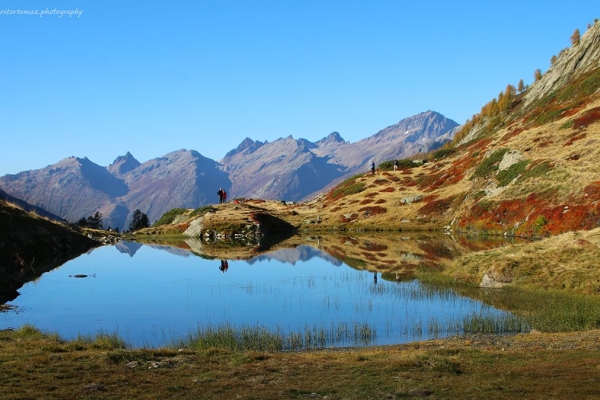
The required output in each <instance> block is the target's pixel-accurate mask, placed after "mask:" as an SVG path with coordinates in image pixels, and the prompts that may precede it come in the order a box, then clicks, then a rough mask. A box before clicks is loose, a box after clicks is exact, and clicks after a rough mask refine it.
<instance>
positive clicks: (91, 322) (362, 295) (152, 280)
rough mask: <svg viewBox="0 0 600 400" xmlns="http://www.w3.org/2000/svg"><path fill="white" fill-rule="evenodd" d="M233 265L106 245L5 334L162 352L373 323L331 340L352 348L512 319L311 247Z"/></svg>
mask: <svg viewBox="0 0 600 400" xmlns="http://www.w3.org/2000/svg"><path fill="white" fill-rule="evenodd" d="M223 261H225V260H223ZM227 264H228V265H227V266H228V268H227V269H226V270H224V268H223V263H222V261H221V260H219V259H206V258H202V257H199V256H197V255H195V254H194V253H192V252H191V251H189V250H184V249H181V248H177V247H169V246H150V245H142V244H139V243H133V242H121V243H119V244H118V245H117V246H104V247H100V248H97V249H94V250H93V251H91V252H90V253H87V254H83V255H81V256H80V257H78V258H76V259H74V260H71V261H69V262H67V263H66V264H64V265H63V266H61V267H59V268H56V269H54V270H52V271H50V272H47V273H45V274H43V275H42V276H41V277H40V278H39V279H37V280H36V281H33V282H29V283H27V284H26V285H24V286H23V287H22V288H21V289H20V290H19V292H20V296H19V297H17V298H16V299H15V300H14V301H13V302H11V303H10V304H11V305H12V306H14V307H15V308H14V309H12V310H10V311H8V312H4V313H0V329H5V328H8V327H11V328H15V329H16V328H19V327H20V326H22V325H24V324H32V325H34V326H36V327H37V328H39V329H42V330H45V331H49V332H55V333H58V334H59V335H60V336H61V337H62V338H65V339H74V338H77V337H78V335H92V336H93V335H95V334H98V333H117V334H118V335H119V336H120V337H122V338H123V339H125V341H126V342H127V343H128V344H129V345H130V346H132V347H157V346H161V345H168V344H169V343H171V342H172V341H173V340H175V339H177V338H181V337H185V336H186V335H187V334H188V333H190V332H193V331H195V330H197V328H198V327H199V326H202V327H215V326H222V325H225V324H227V325H230V326H234V327H241V326H260V327H265V328H267V329H269V330H273V331H276V330H279V331H283V332H302V331H305V330H306V329H310V328H315V327H316V328H319V327H324V328H326V329H328V328H329V327H334V326H335V327H338V328H339V327H340V326H342V327H343V326H347V327H349V329H352V326H368V327H369V330H370V332H371V333H372V334H371V335H370V338H369V340H368V342H364V341H361V340H358V339H355V338H354V337H353V336H352V335H350V336H346V337H345V338H344V339H341V340H339V341H338V342H336V343H331V344H330V345H332V346H354V345H365V344H367V345H381V344H395V343H405V342H411V341H415V340H424V339H429V338H432V337H443V336H447V335H450V334H454V333H456V332H455V331H452V329H450V331H449V332H448V331H447V330H448V327H449V326H452V324H453V323H455V322H457V321H461V320H462V319H464V318H465V317H469V316H476V315H484V316H487V315H504V314H506V313H505V312H504V311H500V310H496V309H494V308H493V307H491V306H488V305H486V304H484V303H481V302H479V301H476V300H472V299H469V298H466V297H461V296H459V295H458V294H456V293H455V292H453V291H451V290H444V289H440V288H433V287H430V286H426V285H423V284H421V283H419V282H418V281H416V280H408V281H399V282H397V281H388V280H384V279H383V278H382V276H381V273H375V272H369V271H365V270H357V269H353V268H351V267H349V266H347V265H346V264H344V263H343V262H341V261H339V260H338V259H336V258H334V257H332V256H331V255H329V254H328V253H326V252H324V251H321V250H318V249H316V248H314V247H311V246H305V245H301V246H298V247H296V248H293V249H281V250H277V251H274V252H271V253H264V254H261V255H259V256H257V257H254V258H251V259H247V260H227ZM75 275H87V277H85V278H76V277H74V276H75ZM432 327H435V328H432Z"/></svg>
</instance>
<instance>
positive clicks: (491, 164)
mask: <svg viewBox="0 0 600 400" xmlns="http://www.w3.org/2000/svg"><path fill="white" fill-rule="evenodd" d="M508 150H509V149H506V148H505V149H500V150H496V151H495V152H493V153H492V154H490V156H489V157H488V158H486V159H485V160H483V162H482V163H481V164H479V166H478V167H477V169H476V170H475V172H474V173H473V176H475V177H481V178H484V177H486V176H487V175H489V174H490V173H492V172H494V171H496V170H497V169H498V164H500V161H502V157H504V154H506V152H507V151H508Z"/></svg>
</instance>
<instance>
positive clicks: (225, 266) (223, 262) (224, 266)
mask: <svg viewBox="0 0 600 400" xmlns="http://www.w3.org/2000/svg"><path fill="white" fill-rule="evenodd" d="M228 269H229V262H228V261H227V260H221V266H220V267H219V270H220V271H221V272H223V273H225V271H227V270H228Z"/></svg>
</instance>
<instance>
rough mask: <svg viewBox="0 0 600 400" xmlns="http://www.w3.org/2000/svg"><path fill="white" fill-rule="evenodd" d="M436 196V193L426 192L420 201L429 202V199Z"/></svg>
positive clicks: (433, 198) (431, 199)
mask: <svg viewBox="0 0 600 400" xmlns="http://www.w3.org/2000/svg"><path fill="white" fill-rule="evenodd" d="M437 197H438V195H437V194H428V195H427V196H425V197H423V199H422V200H421V201H423V202H425V203H429V202H430V201H433V200H435V199H437Z"/></svg>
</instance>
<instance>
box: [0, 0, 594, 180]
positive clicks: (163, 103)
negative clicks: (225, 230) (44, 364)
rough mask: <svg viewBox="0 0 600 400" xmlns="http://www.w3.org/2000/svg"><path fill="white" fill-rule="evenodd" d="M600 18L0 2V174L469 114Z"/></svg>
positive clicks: (452, 8) (503, 9)
mask: <svg viewBox="0 0 600 400" xmlns="http://www.w3.org/2000/svg"><path fill="white" fill-rule="evenodd" d="M15 10H42V11H46V12H48V13H47V14H45V15H43V16H39V15H24V14H17V13H16V12H17V11H15ZM61 10H65V11H69V10H70V11H71V13H72V15H71V16H69V15H68V14H63V15H62V17H61V16H60V14H59V13H58V11H61ZM75 13H81V14H80V15H78V14H75ZM598 17H600V13H598V7H597V4H595V2H593V1H589V0H585V1H580V0H572V1H569V2H568V3H566V2H564V1H513V0H507V1H506V0H505V1H502V2H484V1H460V0H456V1H419V2H417V1H400V0H398V1H337V0H336V1H334V0H332V1H327V0H321V1H312V0H303V1H287V0H279V1H252V0H246V1H227V0H223V1H203V0H197V1H187V0H182V1H174V2H168V3H167V2H154V1H145V2H141V1H140V2H134V1H122V0H120V1H99V0H76V1H71V0H46V1H33V0H0V38H1V47H0V54H1V56H0V72H1V73H0V134H1V137H2V139H1V141H0V143H1V145H0V176H2V175H5V174H8V173H10V174H14V173H17V172H20V171H24V170H30V169H38V168H43V167H45V166H47V165H50V164H54V163H56V162H58V161H59V160H61V159H63V158H66V157H69V156H77V157H86V156H87V157H88V158H89V159H90V160H92V161H93V162H95V163H97V164H100V165H103V166H106V165H109V164H110V163H111V162H112V161H113V160H114V159H115V158H116V157H117V156H120V155H123V154H125V153H126V152H127V151H129V152H131V153H132V154H133V155H134V156H135V157H136V158H137V159H138V160H139V161H141V162H144V161H147V160H149V159H152V158H155V157H160V156H162V155H165V154H167V153H169V152H171V151H174V150H178V149H181V148H186V149H194V150H197V151H199V152H200V153H202V154H203V155H204V156H206V157H210V158H213V159H215V160H220V159H221V158H222V157H223V156H224V155H225V153H226V152H227V151H229V150H231V149H233V148H235V147H237V145H238V144H239V143H240V142H241V141H242V140H243V139H244V138H246V137H250V138H252V139H254V140H261V141H265V140H268V141H274V140H276V139H277V138H280V137H285V136H288V135H292V136H293V137H295V138H306V139H308V140H312V141H316V140H319V139H321V138H323V137H325V136H326V135H328V134H329V133H331V132H333V131H338V132H340V134H341V135H342V137H344V139H346V140H348V141H350V142H355V141H358V140H360V139H362V138H365V137H368V136H371V135H373V134H375V133H376V132H377V131H378V130H380V129H383V128H385V127H386V126H389V125H392V124H394V123H396V122H398V121H399V120H401V119H403V118H406V117H409V116H411V115H414V114H417V113H419V112H422V111H427V110H434V111H437V112H440V113H442V114H444V115H445V116H446V117H448V118H451V119H453V120H455V121H456V122H458V123H463V122H464V121H465V120H466V119H468V118H470V117H471V116H472V115H473V114H475V113H477V112H479V110H480V109H481V107H482V106H483V105H484V104H485V103H487V102H488V101H489V100H491V99H492V98H493V97H496V96H497V95H498V93H500V91H502V90H504V89H505V88H506V85H507V84H509V83H510V84H513V85H515V86H516V85H517V83H518V82H519V80H520V79H523V80H524V81H525V83H531V82H532V81H533V73H534V71H535V70H536V69H537V68H540V69H541V70H542V71H545V70H546V69H547V68H548V67H549V65H550V58H551V57H552V55H555V54H558V52H559V51H560V50H561V49H563V48H565V47H568V46H570V40H569V38H570V36H571V35H572V33H573V31H574V30H575V29H576V28H577V29H579V30H580V31H581V32H582V33H583V32H585V31H586V30H587V25H588V23H592V22H593V20H594V18H598Z"/></svg>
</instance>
